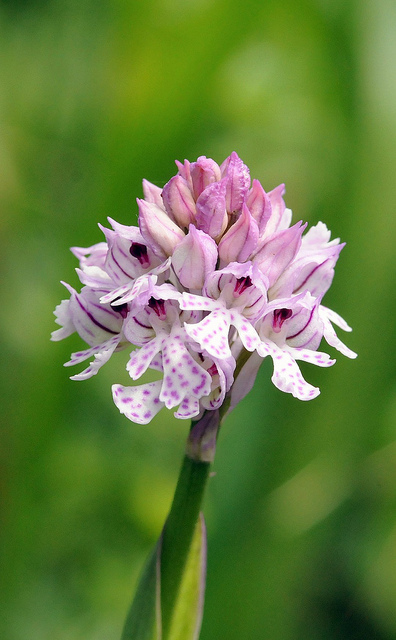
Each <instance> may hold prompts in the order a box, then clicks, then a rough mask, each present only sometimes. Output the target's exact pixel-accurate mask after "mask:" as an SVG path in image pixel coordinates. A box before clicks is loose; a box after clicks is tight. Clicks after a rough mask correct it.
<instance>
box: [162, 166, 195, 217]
mask: <svg viewBox="0 0 396 640" xmlns="http://www.w3.org/2000/svg"><path fill="white" fill-rule="evenodd" d="M162 199H163V202H164V206H165V209H166V210H167V212H168V214H169V216H170V217H171V218H172V220H174V221H175V222H176V223H177V224H178V225H179V226H180V227H185V228H188V225H189V224H190V222H193V221H194V219H195V201H194V198H193V197H192V194H191V191H190V189H189V186H188V184H187V182H186V180H185V179H184V178H182V177H181V176H180V175H176V176H173V178H171V179H170V180H169V182H167V183H166V185H165V186H164V188H163V191H162Z"/></svg>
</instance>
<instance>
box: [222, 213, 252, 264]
mask: <svg viewBox="0 0 396 640" xmlns="http://www.w3.org/2000/svg"><path fill="white" fill-rule="evenodd" d="M258 238H259V230H258V226H257V222H256V221H255V220H254V219H253V217H252V216H251V214H250V211H249V209H248V208H247V206H246V205H245V204H244V205H243V207H242V213H241V215H240V216H239V218H238V220H237V221H236V222H235V223H234V224H233V225H232V226H231V227H230V228H229V229H228V231H227V233H226V234H225V235H224V236H223V237H222V239H221V240H220V243H219V256H220V260H221V263H222V264H223V265H225V264H228V263H229V262H245V261H246V260H248V258H249V256H250V255H251V254H252V253H253V251H254V250H255V249H256V246H257V242H258ZM222 264H221V265H220V266H222Z"/></svg>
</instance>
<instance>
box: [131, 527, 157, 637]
mask: <svg viewBox="0 0 396 640" xmlns="http://www.w3.org/2000/svg"><path fill="white" fill-rule="evenodd" d="M161 542H162V536H161V538H160V539H159V541H158V543H157V544H156V546H155V547H154V549H153V551H152V553H151V555H150V556H149V558H148V560H147V562H146V565H145V567H144V569H143V573H142V576H141V578H140V582H139V584H138V588H137V591H136V594H135V597H134V599H133V602H132V605H131V608H130V610H129V613H128V617H127V619H126V622H125V626H124V631H123V634H122V638H121V640H161V637H162V634H161V613H160V586H159V584H160V570H159V561H160V553H161Z"/></svg>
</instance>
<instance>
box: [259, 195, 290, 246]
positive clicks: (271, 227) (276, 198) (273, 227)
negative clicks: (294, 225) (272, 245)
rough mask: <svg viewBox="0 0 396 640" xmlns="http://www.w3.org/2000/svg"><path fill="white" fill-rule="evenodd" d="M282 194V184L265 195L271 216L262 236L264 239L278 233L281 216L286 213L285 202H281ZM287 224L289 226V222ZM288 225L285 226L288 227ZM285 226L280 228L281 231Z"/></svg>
mask: <svg viewBox="0 0 396 640" xmlns="http://www.w3.org/2000/svg"><path fill="white" fill-rule="evenodd" d="M284 193H285V185H284V184H280V185H279V186H278V187H275V189H272V191H269V192H268V193H267V197H268V198H269V201H270V203H271V215H270V218H269V220H268V221H267V224H266V226H265V232H264V235H265V236H266V237H267V236H269V235H270V234H272V233H275V232H276V231H278V229H279V226H280V225H281V222H282V218H283V215H284V213H285V211H286V205H285V201H284V200H283V197H282V196H283V195H284ZM288 211H289V210H288ZM289 224H290V221H289ZM289 224H287V225H285V226H286V227H288V226H289ZM285 226H282V229H284V228H285Z"/></svg>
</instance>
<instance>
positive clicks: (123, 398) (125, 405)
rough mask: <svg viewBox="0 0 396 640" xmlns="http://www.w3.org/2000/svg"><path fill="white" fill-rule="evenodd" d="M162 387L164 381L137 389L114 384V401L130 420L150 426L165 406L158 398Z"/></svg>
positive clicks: (150, 383)
mask: <svg viewBox="0 0 396 640" xmlns="http://www.w3.org/2000/svg"><path fill="white" fill-rule="evenodd" d="M161 385H162V380H157V381H156V382H148V383H147V384H141V385H139V386H137V387H123V386H122V385H120V384H113V386H112V392H113V400H114V402H115V405H116V406H117V407H118V409H119V410H120V412H121V413H123V414H124V415H125V416H126V417H127V418H128V419H129V420H132V422H137V423H138V424H148V423H149V422H150V420H151V419H152V418H153V417H154V416H155V415H156V414H157V413H158V412H159V411H160V410H161V409H162V407H163V406H164V404H163V402H161V401H160V399H159V397H158V395H159V391H160V389H161Z"/></svg>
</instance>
